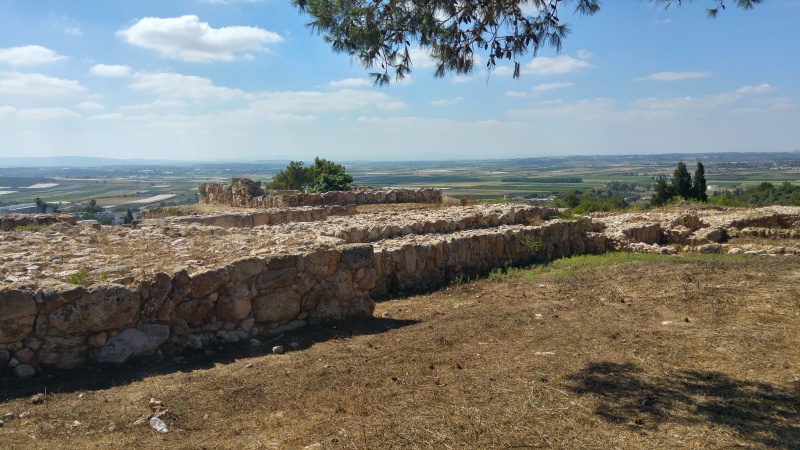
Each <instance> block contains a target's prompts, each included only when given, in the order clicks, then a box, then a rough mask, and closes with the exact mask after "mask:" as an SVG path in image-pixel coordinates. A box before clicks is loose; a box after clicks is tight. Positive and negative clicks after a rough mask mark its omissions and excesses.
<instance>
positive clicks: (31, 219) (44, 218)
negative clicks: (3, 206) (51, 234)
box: [0, 214, 77, 231]
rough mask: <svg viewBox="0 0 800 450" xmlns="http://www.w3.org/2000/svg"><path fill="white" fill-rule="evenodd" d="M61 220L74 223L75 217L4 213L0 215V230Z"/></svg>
mask: <svg viewBox="0 0 800 450" xmlns="http://www.w3.org/2000/svg"><path fill="white" fill-rule="evenodd" d="M58 222H63V223H67V224H70V225H75V224H76V223H77V219H76V218H75V216H73V215H70V214H4V215H2V216H0V231H11V230H13V229H14V228H17V227H23V226H31V225H34V226H35V225H45V226H46V225H52V224H54V223H58Z"/></svg>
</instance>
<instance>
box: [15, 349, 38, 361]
mask: <svg viewBox="0 0 800 450" xmlns="http://www.w3.org/2000/svg"><path fill="white" fill-rule="evenodd" d="M14 356H15V357H16V358H17V359H18V360H19V362H21V363H22V364H30V363H31V362H32V361H33V358H35V357H36V353H34V352H33V350H31V349H29V348H27V347H26V348H23V349H22V350H20V351H18V352H17V353H16V354H14Z"/></svg>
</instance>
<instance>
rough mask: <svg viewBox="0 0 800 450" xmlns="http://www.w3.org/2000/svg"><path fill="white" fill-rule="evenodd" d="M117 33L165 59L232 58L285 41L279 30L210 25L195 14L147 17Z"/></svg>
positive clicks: (221, 59)
mask: <svg viewBox="0 0 800 450" xmlns="http://www.w3.org/2000/svg"><path fill="white" fill-rule="evenodd" d="M117 35H118V36H120V37H122V38H123V39H124V40H125V42H127V43H129V44H133V45H136V46H138V47H142V48H146V49H149V50H154V51H155V52H156V53H158V54H159V55H160V56H162V57H164V58H169V59H177V60H181V61H189V62H209V61H231V60H233V59H234V53H236V52H244V51H250V50H254V51H259V50H264V47H263V45H265V44H274V43H278V42H281V41H282V40H283V38H282V37H281V36H280V35H278V34H277V33H274V32H272V31H267V30H264V29H261V28H256V27H245V26H234V27H223V28H211V26H209V25H208V23H207V22H200V19H199V18H198V17H197V16H194V15H186V16H181V17H174V18H166V19H161V18H157V17H146V18H144V19H141V20H139V22H137V23H136V24H135V25H133V26H131V27H130V28H127V29H125V30H120V31H118V32H117Z"/></svg>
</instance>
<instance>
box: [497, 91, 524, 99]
mask: <svg viewBox="0 0 800 450" xmlns="http://www.w3.org/2000/svg"><path fill="white" fill-rule="evenodd" d="M503 96H504V97H515V98H522V97H527V96H528V94H527V93H526V92H520V91H506V93H505V94H503Z"/></svg>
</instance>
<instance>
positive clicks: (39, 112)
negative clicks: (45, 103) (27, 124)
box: [17, 108, 81, 120]
mask: <svg viewBox="0 0 800 450" xmlns="http://www.w3.org/2000/svg"><path fill="white" fill-rule="evenodd" d="M17 115H18V116H19V117H21V118H23V119H30V120H53V119H78V118H80V117H81V115H80V114H78V113H76V112H73V111H70V110H69V109H67V108H31V109H22V110H19V111H18V112H17Z"/></svg>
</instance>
